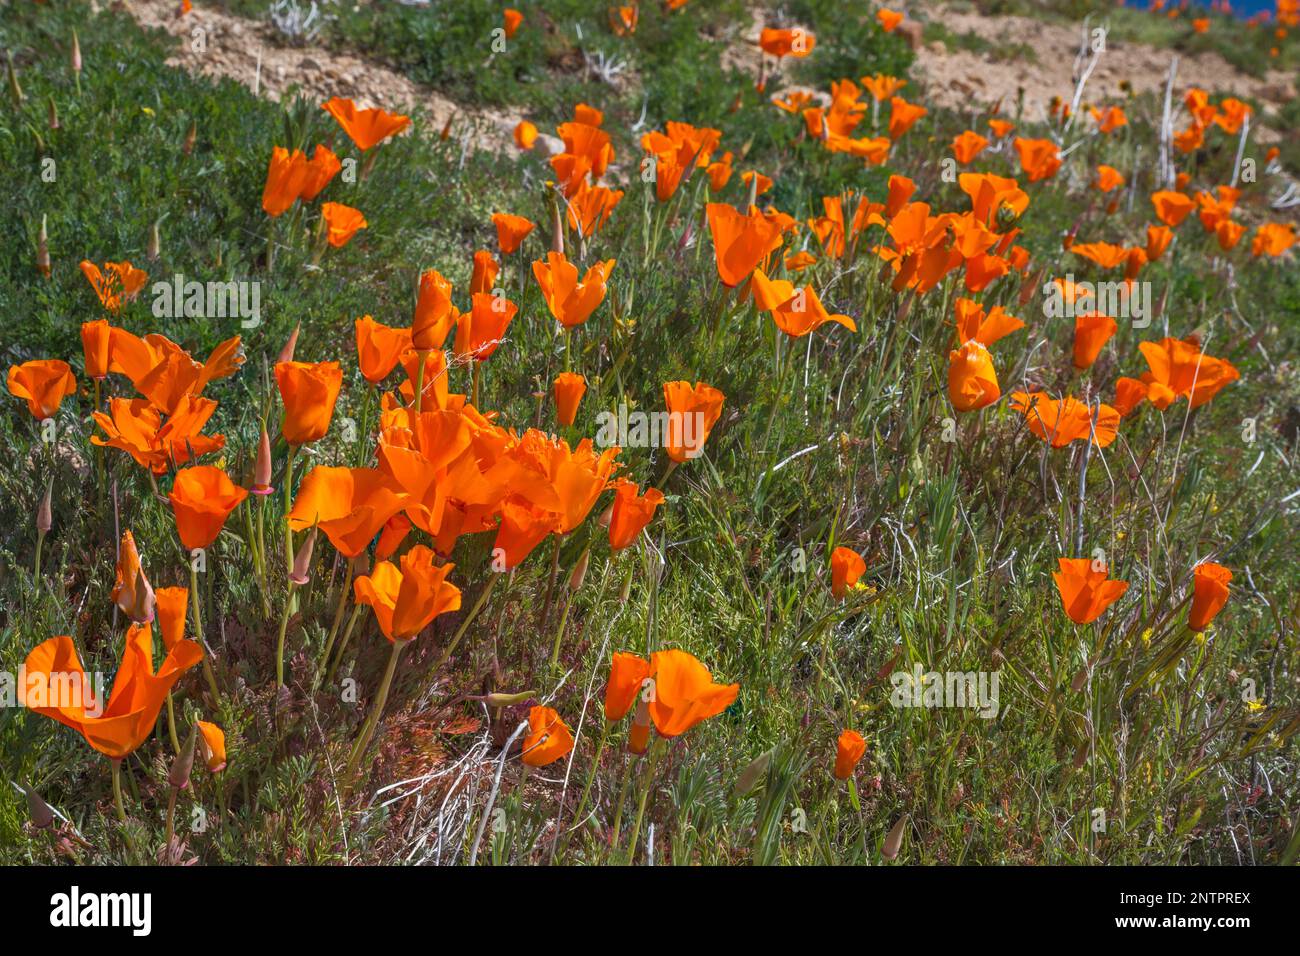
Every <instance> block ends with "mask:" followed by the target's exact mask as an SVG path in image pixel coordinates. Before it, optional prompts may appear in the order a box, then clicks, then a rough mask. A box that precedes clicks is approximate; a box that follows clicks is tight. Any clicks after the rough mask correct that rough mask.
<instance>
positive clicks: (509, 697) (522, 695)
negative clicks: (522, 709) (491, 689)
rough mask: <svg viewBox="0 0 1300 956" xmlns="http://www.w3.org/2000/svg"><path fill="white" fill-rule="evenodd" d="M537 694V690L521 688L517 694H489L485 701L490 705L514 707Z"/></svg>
mask: <svg viewBox="0 0 1300 956" xmlns="http://www.w3.org/2000/svg"><path fill="white" fill-rule="evenodd" d="M536 696H537V691H535V690H521V691H520V692H519V693H517V694H488V695H487V696H486V697H484V698H483V702H484V703H486V704H487V705H488V706H489V707H513V706H515V705H516V704H522V703H523V702H524V701H526V700H530V699H531V698H533V697H536Z"/></svg>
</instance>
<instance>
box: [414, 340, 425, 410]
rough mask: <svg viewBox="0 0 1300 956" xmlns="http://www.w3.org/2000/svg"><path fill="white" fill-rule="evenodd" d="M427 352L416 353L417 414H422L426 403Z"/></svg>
mask: <svg viewBox="0 0 1300 956" xmlns="http://www.w3.org/2000/svg"><path fill="white" fill-rule="evenodd" d="M427 354H428V353H427V352H416V353H415V414H417V415H418V414H420V407H421V406H422V405H423V404H424V357H425V356H426V355H427Z"/></svg>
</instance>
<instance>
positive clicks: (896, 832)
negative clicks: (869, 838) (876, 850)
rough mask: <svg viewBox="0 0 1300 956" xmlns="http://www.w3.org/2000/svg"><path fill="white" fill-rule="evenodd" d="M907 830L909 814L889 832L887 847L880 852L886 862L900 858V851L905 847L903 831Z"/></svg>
mask: <svg viewBox="0 0 1300 956" xmlns="http://www.w3.org/2000/svg"><path fill="white" fill-rule="evenodd" d="M906 828H907V814H903V816H901V817H899V820H898V822H897V823H895V824H894V826H893V828H892V829H891V830H890V831H889V835H888V836H886V837H885V845H884V846H882V847H881V848H880V852H881V854H882V855H883V856H884V857H885V859H886V860H892V859H893V858H894V857H896V856H898V851H899V849H901V848H902V846H903V831H904V830H905V829H906Z"/></svg>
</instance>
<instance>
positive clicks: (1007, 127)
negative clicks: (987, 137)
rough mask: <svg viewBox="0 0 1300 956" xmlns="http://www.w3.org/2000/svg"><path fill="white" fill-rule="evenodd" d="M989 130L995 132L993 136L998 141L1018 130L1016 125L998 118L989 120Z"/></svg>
mask: <svg viewBox="0 0 1300 956" xmlns="http://www.w3.org/2000/svg"><path fill="white" fill-rule="evenodd" d="M988 124H989V129H991V130H993V135H994V136H996V137H997V138H998V139H1001V138H1002V137H1003V136H1006V135H1007V134H1008V133H1010V132H1011V131H1012V130H1014V129H1015V128H1016V124H1015V123H1012V122H1009V121H1007V120H1004V119H998V118H997V117H990V118H989V120H988Z"/></svg>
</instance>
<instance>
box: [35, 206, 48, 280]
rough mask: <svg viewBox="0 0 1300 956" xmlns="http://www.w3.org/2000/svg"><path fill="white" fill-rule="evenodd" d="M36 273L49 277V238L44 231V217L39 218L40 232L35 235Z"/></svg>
mask: <svg viewBox="0 0 1300 956" xmlns="http://www.w3.org/2000/svg"><path fill="white" fill-rule="evenodd" d="M36 271H37V272H39V273H40V274H41V275H43V276H45V278H47V279H48V278H49V277H50V238H49V235H48V234H47V233H46V231H45V217H44V216H41V231H40V232H38V233H37V234H36Z"/></svg>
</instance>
